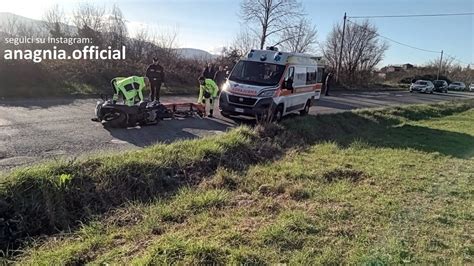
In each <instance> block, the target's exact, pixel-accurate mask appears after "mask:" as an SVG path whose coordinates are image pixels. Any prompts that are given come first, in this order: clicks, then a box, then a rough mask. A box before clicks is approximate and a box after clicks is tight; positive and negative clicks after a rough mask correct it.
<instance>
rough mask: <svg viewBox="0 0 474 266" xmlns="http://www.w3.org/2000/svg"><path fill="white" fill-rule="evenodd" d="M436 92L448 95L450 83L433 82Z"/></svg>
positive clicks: (444, 81)
mask: <svg viewBox="0 0 474 266" xmlns="http://www.w3.org/2000/svg"><path fill="white" fill-rule="evenodd" d="M433 85H434V91H437V92H444V93H448V82H446V80H439V79H438V80H435V81H433Z"/></svg>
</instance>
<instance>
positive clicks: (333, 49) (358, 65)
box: [324, 20, 388, 83]
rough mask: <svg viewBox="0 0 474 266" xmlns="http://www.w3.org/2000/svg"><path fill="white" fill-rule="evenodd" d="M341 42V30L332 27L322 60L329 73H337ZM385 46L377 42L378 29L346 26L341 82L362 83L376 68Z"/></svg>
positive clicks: (356, 25) (360, 25) (383, 43)
mask: <svg viewBox="0 0 474 266" xmlns="http://www.w3.org/2000/svg"><path fill="white" fill-rule="evenodd" d="M341 40H342V27H341V26H340V25H339V24H338V25H335V26H334V27H333V29H332V31H331V33H329V36H328V39H327V41H326V44H325V47H324V56H325V58H326V59H327V61H328V64H329V66H330V67H331V68H332V69H336V67H337V63H338V60H339V51H340V45H341ZM387 49H388V44H387V43H386V42H382V41H380V40H379V38H378V34H377V29H376V27H375V26H374V25H372V24H370V23H369V21H367V20H366V21H364V22H362V23H360V24H355V23H347V24H346V32H345V36H344V47H343V49H342V59H341V72H340V80H342V81H343V82H352V83H359V82H362V81H363V80H364V79H365V78H367V75H368V74H370V72H371V71H373V70H374V68H375V66H376V65H377V64H379V63H380V62H381V61H382V59H383V57H384V54H385V51H386V50H387Z"/></svg>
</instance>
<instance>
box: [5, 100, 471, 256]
mask: <svg viewBox="0 0 474 266" xmlns="http://www.w3.org/2000/svg"><path fill="white" fill-rule="evenodd" d="M117 161H122V164H117V163H116V162H117ZM473 181H474V101H472V100H470V101H464V102H458V103H443V104H435V105H415V106H407V107H394V108H387V109H377V110H360V111H354V112H347V113H341V114H332V115H323V116H318V117H297V118H294V119H289V120H286V121H284V122H283V123H282V124H281V125H268V126H266V127H257V128H255V129H249V128H238V129H235V130H232V131H231V132H229V133H226V134H224V135H220V136H216V137H210V138H205V139H201V140H193V141H181V142H177V143H174V144H171V145H157V146H154V147H151V148H147V149H144V150H141V151H134V152H127V153H125V154H118V155H110V156H105V157H104V156H102V157H96V158H90V159H86V160H83V161H75V162H56V163H51V164H49V165H42V166H35V167H32V168H29V169H25V170H17V171H15V172H12V173H11V174H9V175H8V176H5V177H3V178H2V187H1V188H0V214H2V215H1V216H2V217H5V218H3V220H0V230H2V231H1V233H2V234H3V236H4V239H8V240H7V241H5V240H4V241H2V243H1V244H2V249H3V250H4V252H6V253H8V254H7V255H9V256H8V260H15V261H16V262H18V263H20V264H26V263H30V264H48V265H49V264H59V263H61V264H64V263H67V264H73V263H80V264H83V263H92V264H101V263H113V264H117V263H120V264H130V263H133V264H164V263H166V264H168V263H176V262H178V263H181V264H189V263H197V264H204V263H206V264H207V263H212V264H225V263H234V264H237V263H238V264H272V263H291V264H319V263H338V264H339V263H390V264H398V263H424V264H425V263H447V264H469V263H473V262H474V261H473V256H474V245H473V241H474V238H473V228H474V227H473V226H474V217H473V213H474V208H473V195H474V186H473V185H474V184H473V183H474V182H473ZM78 221H80V222H78ZM58 230H61V231H62V233H55V232H57V231H58ZM39 235H43V236H42V237H38V236H39ZM27 236H34V237H33V238H28V237H27ZM14 246H17V247H18V246H20V251H16V252H15V251H13V250H11V247H14Z"/></svg>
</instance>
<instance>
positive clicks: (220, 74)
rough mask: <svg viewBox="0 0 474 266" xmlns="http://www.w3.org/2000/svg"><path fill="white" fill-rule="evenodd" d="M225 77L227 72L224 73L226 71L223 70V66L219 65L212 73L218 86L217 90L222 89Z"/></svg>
mask: <svg viewBox="0 0 474 266" xmlns="http://www.w3.org/2000/svg"><path fill="white" fill-rule="evenodd" d="M226 78H227V74H226V71H225V70H224V67H223V66H219V70H218V71H217V72H216V74H215V75H214V81H215V82H216V84H217V86H218V87H219V91H221V90H222V86H224V83H225V80H226Z"/></svg>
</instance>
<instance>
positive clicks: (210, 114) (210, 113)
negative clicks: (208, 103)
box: [207, 110, 214, 118]
mask: <svg viewBox="0 0 474 266" xmlns="http://www.w3.org/2000/svg"><path fill="white" fill-rule="evenodd" d="M212 113H213V110H210V111H209V115H208V116H207V117H210V118H212V117H214V116H213V115H212Z"/></svg>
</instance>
